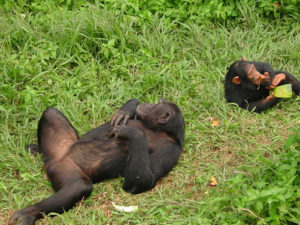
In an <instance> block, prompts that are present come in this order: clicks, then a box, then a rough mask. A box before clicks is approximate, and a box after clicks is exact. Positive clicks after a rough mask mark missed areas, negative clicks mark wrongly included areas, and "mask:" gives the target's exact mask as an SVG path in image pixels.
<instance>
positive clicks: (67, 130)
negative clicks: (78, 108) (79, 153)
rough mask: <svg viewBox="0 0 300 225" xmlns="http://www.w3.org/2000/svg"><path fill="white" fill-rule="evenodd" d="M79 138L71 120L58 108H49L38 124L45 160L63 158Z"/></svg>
mask: <svg viewBox="0 0 300 225" xmlns="http://www.w3.org/2000/svg"><path fill="white" fill-rule="evenodd" d="M77 140H78V135H77V133H76V131H75V129H74V127H73V126H72V124H71V123H70V122H69V120H68V119H67V118H66V117H65V116H64V115H63V114H62V113H61V112H60V111H58V110H57V109H55V108H49V109H47V110H46V111H45V112H44V113H43V115H42V117H41V119H40V121H39V125H38V143H39V148H40V152H41V153H42V154H43V158H44V162H45V163H47V162H48V161H49V160H55V161H56V160H59V159H61V158H62V157H63V156H64V155H65V154H66V153H67V152H68V150H69V149H70V147H71V146H72V145H73V144H74V143H75V142H76V141H77Z"/></svg>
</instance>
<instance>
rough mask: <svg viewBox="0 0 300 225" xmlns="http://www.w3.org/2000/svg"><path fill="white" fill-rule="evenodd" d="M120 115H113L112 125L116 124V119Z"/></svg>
mask: <svg viewBox="0 0 300 225" xmlns="http://www.w3.org/2000/svg"><path fill="white" fill-rule="evenodd" d="M118 115H119V113H118V112H116V113H115V114H114V115H113V117H112V118H111V120H110V125H112V126H113V125H114V123H115V120H116V118H117V117H118Z"/></svg>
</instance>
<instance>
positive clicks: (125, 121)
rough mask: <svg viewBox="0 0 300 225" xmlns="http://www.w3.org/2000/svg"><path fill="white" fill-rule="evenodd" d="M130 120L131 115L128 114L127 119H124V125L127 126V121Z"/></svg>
mask: <svg viewBox="0 0 300 225" xmlns="http://www.w3.org/2000/svg"><path fill="white" fill-rule="evenodd" d="M129 118H130V115H129V114H126V115H125V117H124V119H123V123H122V124H123V125H125V124H126V123H127V121H128V120H129Z"/></svg>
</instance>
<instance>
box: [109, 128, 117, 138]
mask: <svg viewBox="0 0 300 225" xmlns="http://www.w3.org/2000/svg"><path fill="white" fill-rule="evenodd" d="M119 132H120V129H119V127H118V126H117V127H112V128H111V129H110V130H109V131H108V133H107V137H109V138H110V137H113V136H116V134H117V133H119Z"/></svg>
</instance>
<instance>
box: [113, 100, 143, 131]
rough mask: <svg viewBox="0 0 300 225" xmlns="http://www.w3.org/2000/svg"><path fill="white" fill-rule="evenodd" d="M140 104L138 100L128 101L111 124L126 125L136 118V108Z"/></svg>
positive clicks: (115, 115)
mask: <svg viewBox="0 0 300 225" xmlns="http://www.w3.org/2000/svg"><path fill="white" fill-rule="evenodd" d="M139 104H140V102H139V101H138V100H137V99H130V100H128V101H127V102H126V103H125V104H124V105H123V106H122V107H121V108H120V109H119V110H118V111H117V112H116V113H115V114H114V115H113V117H112V119H111V122H110V124H111V125H112V126H117V125H119V124H121V122H122V124H126V123H127V121H128V120H129V119H132V118H134V117H135V116H136V108H137V106H138V105H139Z"/></svg>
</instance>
